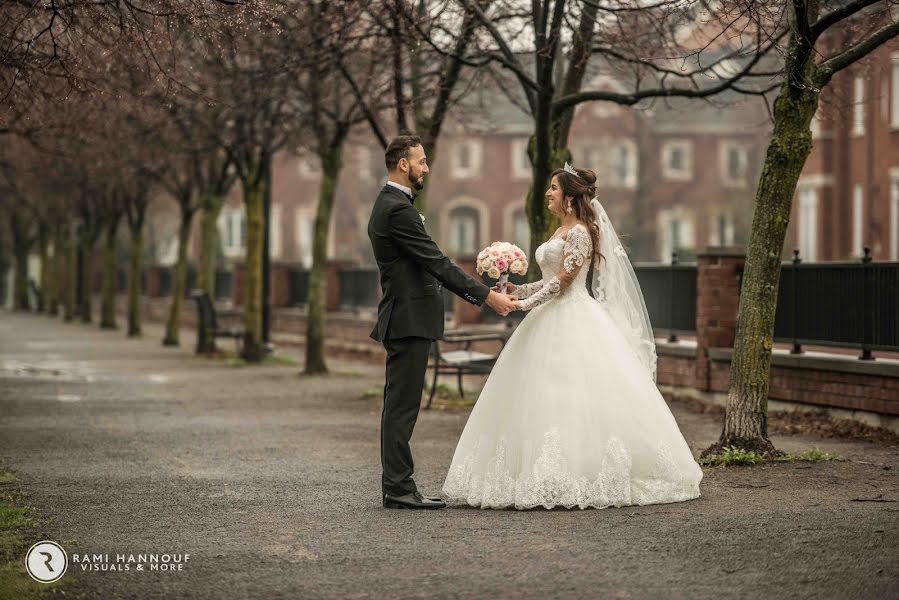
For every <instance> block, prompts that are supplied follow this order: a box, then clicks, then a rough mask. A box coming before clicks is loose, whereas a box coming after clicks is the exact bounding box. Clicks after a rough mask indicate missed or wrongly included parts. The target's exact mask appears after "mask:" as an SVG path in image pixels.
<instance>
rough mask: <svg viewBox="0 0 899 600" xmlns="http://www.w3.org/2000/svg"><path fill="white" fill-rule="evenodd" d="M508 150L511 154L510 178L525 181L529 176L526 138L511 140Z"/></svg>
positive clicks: (529, 161) (529, 164)
mask: <svg viewBox="0 0 899 600" xmlns="http://www.w3.org/2000/svg"><path fill="white" fill-rule="evenodd" d="M510 148H511V152H512V155H511V162H512V178H513V179H527V178H528V177H530V176H531V159H530V158H529V157H528V140H527V138H519V139H516V140H512V143H511V144H510Z"/></svg>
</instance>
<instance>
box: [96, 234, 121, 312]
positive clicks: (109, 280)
mask: <svg viewBox="0 0 899 600" xmlns="http://www.w3.org/2000/svg"><path fill="white" fill-rule="evenodd" d="M119 219H120V217H119V216H112V217H110V219H109V221H107V223H106V240H105V241H106V244H105V245H104V247H103V299H102V303H101V307H100V328H101V329H116V320H115V298H116V291H117V288H118V276H117V275H118V273H117V272H116V271H117V269H116V231H117V230H118V228H119Z"/></svg>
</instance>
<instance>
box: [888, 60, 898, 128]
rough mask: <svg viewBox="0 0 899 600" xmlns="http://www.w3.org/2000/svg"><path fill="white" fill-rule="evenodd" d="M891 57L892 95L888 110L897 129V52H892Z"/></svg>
mask: <svg viewBox="0 0 899 600" xmlns="http://www.w3.org/2000/svg"><path fill="white" fill-rule="evenodd" d="M892 58H893V73H892V82H891V88H892V92H891V94H890V95H891V97H892V108H891V110H890V112H891V113H892V119H891V120H892V124H893V127H894V128H896V129H899V52H894V53H893V55H892Z"/></svg>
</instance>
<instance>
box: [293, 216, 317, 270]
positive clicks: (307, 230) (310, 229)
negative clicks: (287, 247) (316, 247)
mask: <svg viewBox="0 0 899 600" xmlns="http://www.w3.org/2000/svg"><path fill="white" fill-rule="evenodd" d="M296 236H297V254H298V255H299V259H300V263H301V264H302V265H303V268H304V269H310V268H312V241H313V240H314V239H315V215H314V214H312V212H310V211H308V210H304V209H301V208H298V209H297V213H296Z"/></svg>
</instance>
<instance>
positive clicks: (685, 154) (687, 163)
mask: <svg viewBox="0 0 899 600" xmlns="http://www.w3.org/2000/svg"><path fill="white" fill-rule="evenodd" d="M662 177H664V178H665V179H669V180H672V181H689V180H690V179H692V178H693V145H692V143H690V141H689V140H677V141H669V142H665V144H664V145H663V146H662Z"/></svg>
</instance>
